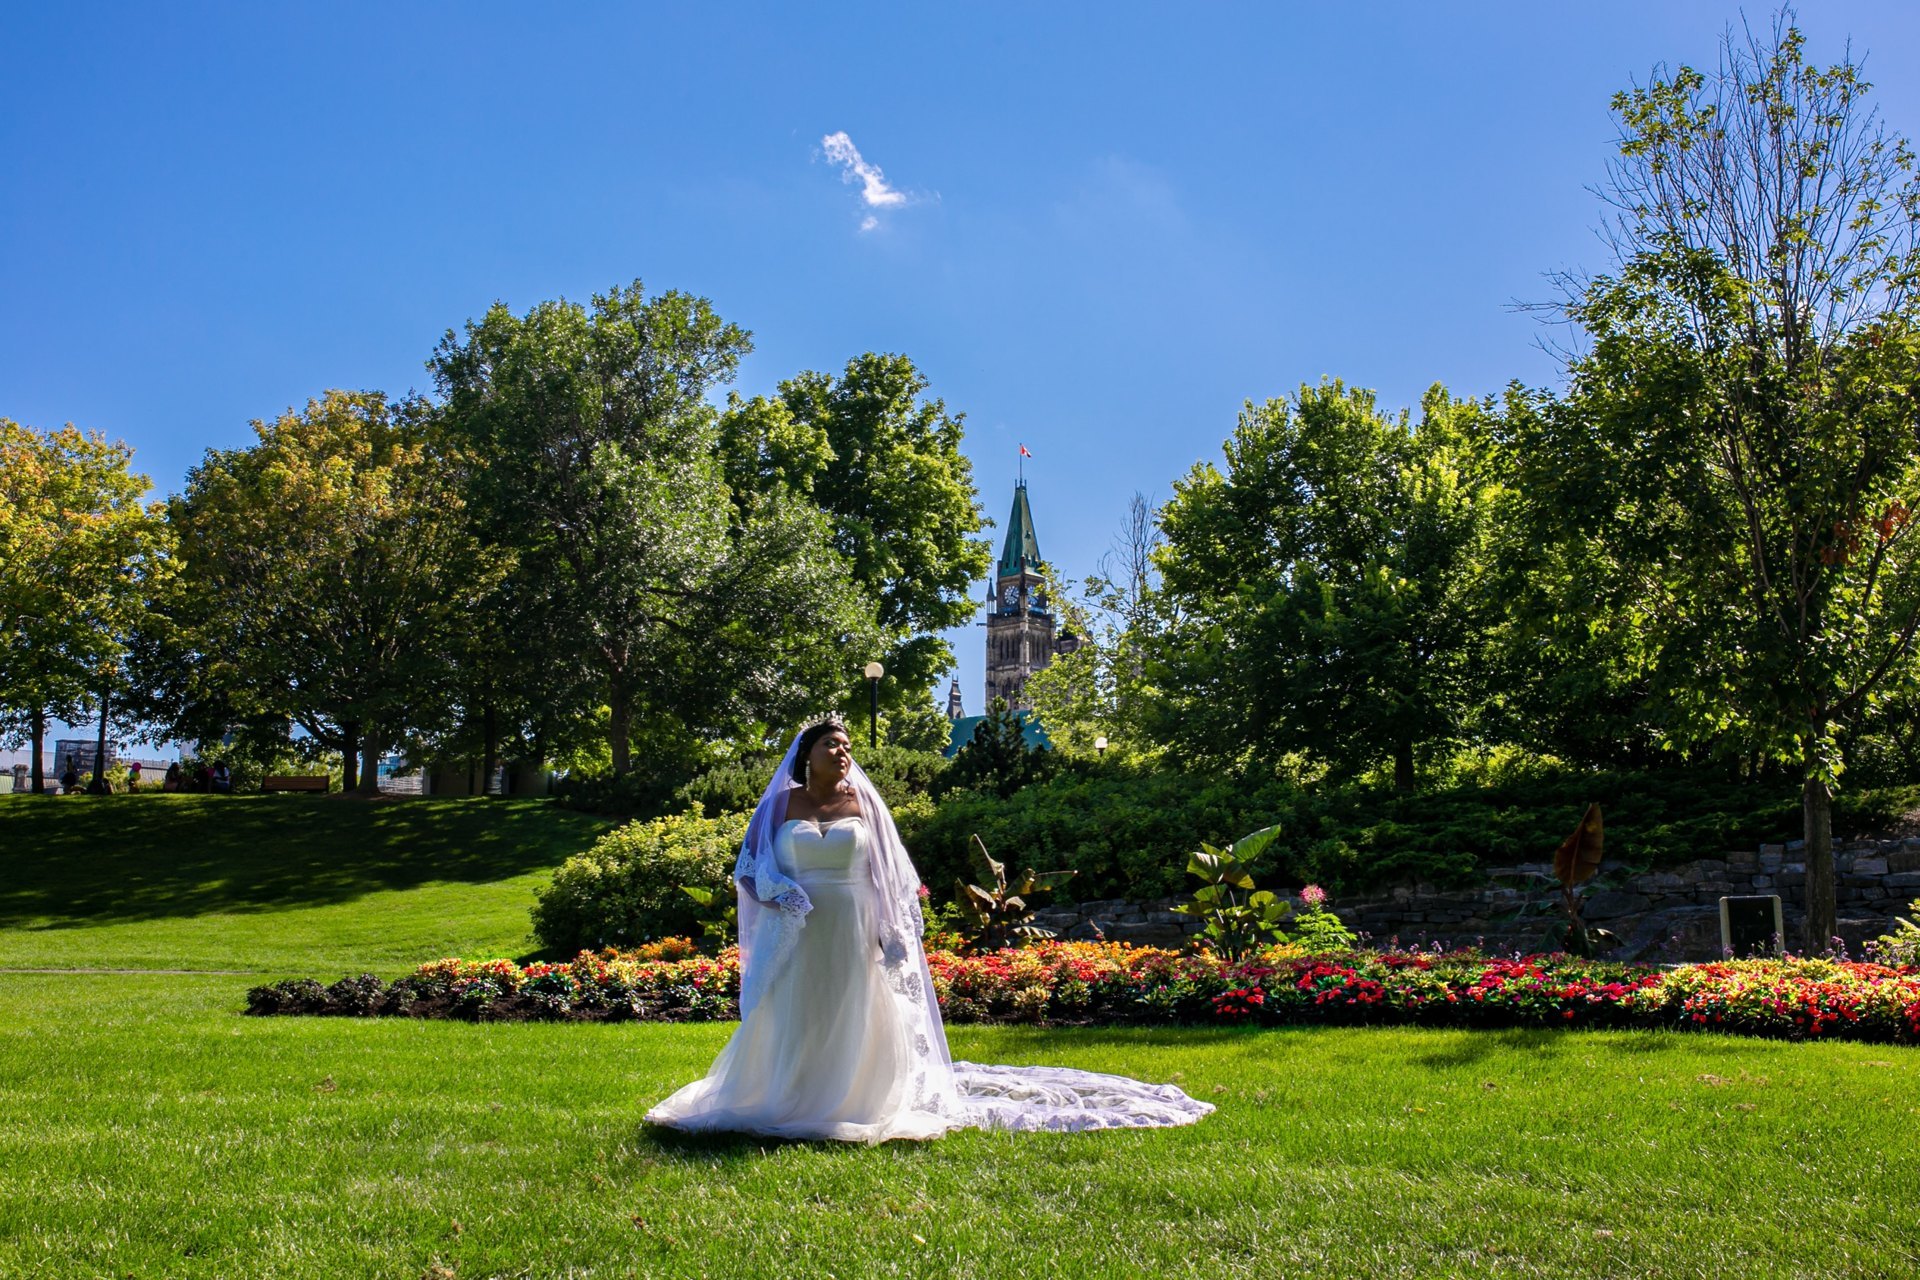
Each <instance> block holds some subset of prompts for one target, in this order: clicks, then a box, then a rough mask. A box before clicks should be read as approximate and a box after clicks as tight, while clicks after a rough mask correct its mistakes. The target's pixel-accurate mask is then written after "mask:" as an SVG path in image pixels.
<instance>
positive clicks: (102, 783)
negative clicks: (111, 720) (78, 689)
mask: <svg viewBox="0 0 1920 1280" xmlns="http://www.w3.org/2000/svg"><path fill="white" fill-rule="evenodd" d="M112 696H113V695H112V691H111V690H110V689H107V688H105V687H102V688H101V690H100V733H99V736H98V737H97V738H95V739H94V746H93V785H92V786H91V787H89V788H88V790H90V791H105V790H106V789H108V788H109V787H111V786H112V785H113V784H111V783H109V782H108V781H107V780H106V778H107V703H108V701H109V700H110V699H111V697H112Z"/></svg>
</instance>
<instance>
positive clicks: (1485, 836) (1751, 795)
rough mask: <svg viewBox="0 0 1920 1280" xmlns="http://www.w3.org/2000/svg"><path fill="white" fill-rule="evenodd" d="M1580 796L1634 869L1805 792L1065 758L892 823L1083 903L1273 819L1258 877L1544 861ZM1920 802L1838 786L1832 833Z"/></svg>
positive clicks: (1744, 833) (1172, 869) (1464, 873)
mask: <svg viewBox="0 0 1920 1280" xmlns="http://www.w3.org/2000/svg"><path fill="white" fill-rule="evenodd" d="M1592 801H1598V802H1599V803H1600V805H1601V806H1602V808H1603V810H1604V811H1605V815H1606V823H1607V854H1608V856H1609V858H1611V859H1615V860H1617V861H1619V862H1621V863H1623V864H1625V865H1627V866H1629V867H1633V868H1640V869H1645V868H1654V867H1661V866H1671V865H1674V864H1676V863H1680V862H1686V861H1688V860H1691V859H1694V858H1703V857H1714V856H1717V855H1719V854H1722V853H1724V852H1725V851H1727V850H1730V849H1752V848H1755V847H1756V846H1758V845H1759V844H1761V843H1762V842H1766V841H1780V840H1790V839H1793V838H1795V837H1797V836H1798V835H1799V834H1800V804H1799V791H1798V788H1796V787H1793V786H1790V785H1785V784H1771V783H1754V782H1735V781H1730V780H1728V779H1726V778H1725V777H1722V776H1715V775H1713V774H1709V773H1704V772H1700V771H1693V770H1684V769H1679V768H1674V769H1669V770H1662V771H1648V772H1626V771H1604V772H1603V771H1597V770H1588V769H1582V768H1577V767H1573V766H1568V765H1562V764H1558V763H1555V762H1552V761H1540V760H1535V761H1532V762H1528V763H1526V764H1525V765H1524V767H1523V766H1522V765H1520V764H1519V763H1517V762H1512V761H1504V762H1500V766H1499V767H1497V768H1489V769H1484V770H1461V771H1459V772H1458V773H1457V774H1456V775H1455V776H1454V777H1451V778H1449V779H1448V780H1447V781H1446V782H1445V783H1443V784H1442V785H1439V786H1435V787H1433V788H1431V789H1429V790H1425V791H1417V792H1411V793H1403V792H1398V791H1395V790H1394V789H1393V788H1392V787H1391V786H1386V785H1381V784H1379V783H1369V782H1364V781H1350V782H1344V783H1342V782H1334V781H1326V780H1322V781H1316V782H1300V781H1297V780H1295V779H1293V778H1291V777H1287V776H1280V775H1267V776H1261V775H1260V774H1258V773H1255V772H1251V771H1250V772H1249V773H1247V774H1243V775H1241V776H1239V777H1232V776H1227V775H1225V774H1187V773H1179V772H1175V771H1172V770H1166V769H1160V770H1154V769H1149V768H1145V767H1137V766H1132V765H1124V764H1112V763H1109V764H1105V765H1102V764H1100V763H1098V762H1091V761H1070V762H1066V763H1064V764H1063V765H1062V767H1061V768H1060V770H1059V772H1058V773H1057V774H1056V775H1055V776H1053V777H1051V778H1047V779H1045V780H1042V781H1039V782H1034V783H1031V784H1029V785H1028V786H1025V787H1023V788H1021V789H1020V790H1019V791H1016V792H1014V793H1013V794H1012V795H1010V796H1008V797H1007V798H1005V799H1001V798H1000V797H999V796H997V795H994V794H992V793H990V792H984V791H955V792H951V793H949V794H948V795H947V796H946V797H945V798H944V799H943V800H942V801H941V802H940V803H939V804H938V806H937V807H936V808H935V809H934V811H933V812H932V814H931V815H929V816H927V817H925V818H924V819H921V818H918V817H916V818H915V820H914V821H913V822H912V824H911V831H910V830H909V823H908V822H907V821H906V820H904V819H903V820H902V822H901V835H902V837H903V838H904V839H905V840H906V842H907V847H908V848H909V849H910V850H911V851H912V853H913V857H914V861H915V863H916V865H918V867H919V869H920V875H921V879H923V880H924V881H926V883H927V884H928V885H929V886H931V887H932V889H933V891H934V892H935V893H936V894H939V895H941V896H943V897H944V896H947V895H948V894H950V893H951V886H952V884H953V881H954V879H955V878H956V877H957V876H959V875H961V874H963V873H964V872H965V869H966V867H967V865H968V854H967V839H968V837H969V836H971V835H973V834H974V833H976V832H977V833H978V834H979V836H980V838H981V839H982V840H984V841H986V844H987V847H988V848H989V849H992V850H994V851H995V856H996V857H1005V858H1007V859H1009V860H1012V861H1014V862H1017V863H1019V864H1020V865H1021V866H1028V865H1031V866H1032V867H1034V868H1035V869H1036V870H1040V871H1056V870H1076V871H1078V872H1079V873H1080V875H1079V877H1078V878H1077V879H1076V880H1075V881H1074V882H1073V894H1074V895H1075V896H1076V897H1078V898H1080V900H1082V901H1087V900H1091V899H1100V898H1121V897H1125V898H1135V899H1140V898H1161V897H1167V896H1170V895H1173V894H1175V893H1179V892H1180V891H1181V890H1182V887H1183V880H1184V875H1183V873H1184V870H1185V868H1186V865H1187V857H1188V855H1189V854H1190V853H1192V852H1193V850H1195V849H1197V848H1199V846H1200V843H1201V842H1202V841H1206V842H1208V843H1211V844H1216V845H1224V844H1227V843H1230V842H1231V841H1232V840H1234V839H1235V838H1236V837H1237V836H1239V835H1240V834H1242V833H1244V832H1247V831H1252V830H1254V829H1256V828H1259V827H1265V826H1270V825H1273V824H1276V823H1277V824H1279V826H1280V829H1281V834H1280V837H1279V838H1278V839H1277V840H1275V841H1274V842H1273V844H1272V845H1270V846H1269V847H1268V848H1266V849H1265V850H1264V851H1263V852H1262V853H1261V854H1260V856H1259V857H1257V858H1255V859H1253V860H1252V862H1251V864H1250V869H1251V871H1252V873H1253V875H1254V877H1255V879H1256V881H1257V882H1258V884H1259V885H1260V887H1261V888H1263V889H1273V890H1276V891H1279V890H1282V889H1286V888H1290V887H1292V886H1297V885H1302V884H1306V883H1308V882H1316V883H1319V884H1322V885H1325V886H1326V887H1327V888H1328V889H1329V890H1331V891H1332V892H1334V893H1335V894H1337V895H1340V896H1342V897H1352V896H1354V895H1356V894H1363V893H1368V892H1373V891H1377V890H1381V889H1384V888H1387V887H1389V886H1392V885H1396V884H1402V883H1406V882H1409V881H1427V882H1430V883H1433V884H1437V885H1441V886H1443V887H1456V886H1461V885H1465V884H1468V883H1471V882H1473V881H1474V880H1475V879H1476V878H1477V877H1478V875H1479V873H1480V870H1481V869H1482V868H1484V867H1488V866H1505V865H1510V864H1512V863H1515V862H1539V861H1546V860H1548V859H1550V858H1551V857H1552V856H1553V851H1554V849H1555V848H1556V847H1557V846H1558V845H1559V843H1560V841H1561V840H1563V839H1565V838H1566V835H1567V833H1568V832H1569V831H1571V830H1573V828H1574V825H1575V824H1576V823H1578V822H1579V821H1580V815H1581V813H1582V812H1584V810H1585V808H1586V805H1587V804H1588V803H1589V802H1592ZM1917 803H1920V788H1914V787H1910V786H1909V787H1891V788H1885V789H1881V790H1877V791H1866V790H1856V791H1842V792H1840V793H1839V794H1838V795H1836V796H1835V797H1834V834H1835V836H1836V837H1840V836H1849V835H1856V834H1860V835H1864V834H1870V833H1873V832H1875V831H1877V830H1884V829H1885V828H1886V827H1887V826H1888V825H1889V824H1890V823H1891V822H1892V821H1893V820H1894V819H1895V818H1897V817H1898V816H1899V815H1901V814H1902V813H1905V812H1907V811H1908V810H1910V809H1913V808H1914V807H1916V804H1917Z"/></svg>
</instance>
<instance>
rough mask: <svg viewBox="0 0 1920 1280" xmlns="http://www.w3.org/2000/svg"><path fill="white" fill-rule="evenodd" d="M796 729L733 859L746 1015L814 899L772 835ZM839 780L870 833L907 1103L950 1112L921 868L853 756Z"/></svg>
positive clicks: (956, 1105) (954, 1095)
mask: <svg viewBox="0 0 1920 1280" xmlns="http://www.w3.org/2000/svg"><path fill="white" fill-rule="evenodd" d="M803 736H805V733H804V731H802V732H801V733H799V734H795V735H794V739H793V741H792V742H791V743H790V744H788V746H787V753H786V755H785V756H784V757H782V759H781V761H780V767H779V768H777V769H775V770H774V774H773V778H772V780H771V781H769V782H768V783H767V789H766V791H765V792H764V793H763V794H762V795H761V797H760V803H759V804H758V805H756V806H755V807H754V810H753V817H752V819H751V820H750V821H749V822H748V823H747V835H746V839H745V840H743V841H742V842H741V844H740V857H739V859H738V860H737V861H736V863H735V864H734V872H733V879H734V885H735V888H736V891H737V893H738V895H739V934H740V1017H741V1019H742V1020H744V1019H745V1018H746V1017H747V1016H748V1015H749V1014H750V1013H751V1012H752V1010H753V1007H754V1005H755V1004H757V1003H758V1002H759V999H760V996H761V993H762V992H764V991H765V989H766V984H767V981H768V979H769V978H770V977H771V976H772V975H773V974H775V973H778V972H780V970H781V968H782V967H783V966H784V965H785V963H786V960H787V958H788V955H789V954H790V952H791V949H792V947H793V944H794V942H795V941H796V940H797V939H798V938H799V935H800V930H802V929H803V928H805V927H806V918H807V913H808V912H809V911H811V910H812V909H813V904H812V903H811V902H810V901H808V900H807V893H806V890H805V889H803V888H801V887H800V886H799V885H798V884H796V883H794V881H793V880H792V879H790V878H789V877H788V876H786V875H785V874H784V873H782V872H781V870H780V868H779V864H778V862H777V861H776V859H775V855H774V841H775V838H776V837H777V836H778V835H779V834H780V827H781V825H782V824H783V823H785V821H786V819H787V799H788V796H789V794H790V793H791V792H792V791H793V790H794V789H795V788H797V787H798V786H800V783H799V781H798V780H797V779H796V778H795V777H794V769H793V766H794V761H795V760H796V759H797V758H798V756H799V753H800V740H801V738H802V737H803ZM847 782H848V783H849V785H851V787H852V788H853V793H854V795H855V797H856V798H858V800H859V801H860V813H861V816H862V817H863V818H864V819H865V821H866V824H867V832H868V835H869V837H870V840H871V850H870V856H869V862H870V865H871V867H872V871H873V893H874V899H873V902H874V909H875V910H874V917H875V919H876V920H878V921H879V926H880V937H879V939H878V941H879V944H880V964H881V969H882V971H883V973H884V975H885V978H886V984H887V988H888V990H889V991H890V992H891V993H892V994H893V996H894V998H895V999H896V1000H897V1001H898V1002H899V1006H900V1009H901V1013H902V1015H903V1017H904V1018H905V1021H906V1025H907V1027H908V1030H909V1033H910V1039H911V1043H912V1045H913V1051H914V1059H915V1062H914V1077H915V1078H914V1088H913V1109H914V1110H916V1111H930V1112H933V1113H934V1114H936V1115H943V1116H957V1115H958V1114H959V1112H960V1095H959V1090H958V1088H957V1086H956V1085H955V1083H954V1075H953V1060H952V1058H951V1056H950V1055H949V1054H948V1051H947V1035H946V1029H945V1028H944V1027H943V1026H942V1025H941V1021H940V1005H939V1002H938V1000H936V999H935V996H934V990H933V975H932V974H931V973H930V972H928V970H927V955H926V948H925V947H924V946H923V945H922V943H921V937H922V935H923V934H924V933H925V932H926V923H925V919H924V917H923V916H922V915H921V912H920V873H919V872H917V871H915V870H914V867H913V861H912V860H911V859H910V858H909V857H908V856H907V849H906V846H905V845H904V844H902V843H901V841H900V832H899V829H898V828H896V827H895V826H894V823H893V813H892V811H891V810H889V809H888V808H887V802H886V801H885V800H883V799H881V797H880V792H879V791H878V790H876V789H875V787H874V785H873V783H872V782H871V781H870V780H869V779H868V778H867V774H866V771H865V770H864V769H862V768H861V767H860V765H859V763H858V762H857V761H855V762H853V763H852V764H851V766H850V768H849V769H848V772H847Z"/></svg>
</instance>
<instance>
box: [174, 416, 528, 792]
mask: <svg viewBox="0 0 1920 1280" xmlns="http://www.w3.org/2000/svg"><path fill="white" fill-rule="evenodd" d="M254 431H255V434H256V435H257V436H258V437H259V442H258V443H257V444H255V445H254V446H252V447H251V448H247V449H232V450H210V451H209V452H208V453H207V456H206V458H205V459H204V460H203V461H202V462H201V463H200V464H199V465H198V466H197V467H195V468H194V469H193V470H192V471H191V472H190V473H189V474H188V477H187V487H186V492H185V493H184V494H182V495H180V496H179V497H177V498H175V499H174V500H173V503H172V508H171V518H172V523H173V526H174V528H175V529H176V530H177V531H178V534H179V537H180V545H181V560H182V563H183V567H184V570H185V579H186V584H187V586H186V590H185V592H184V593H183V599H182V601H181V604H180V608H179V611H178V614H177V617H176V629H175V632H174V640H173V645H174V657H173V660H172V661H173V665H174V667H175V669H176V670H178V671H181V672H184V673H187V677H188V680H189V681H190V683H191V685H192V690H191V691H190V692H189V694H188V695H187V696H186V698H185V699H184V702H185V703H186V704H189V705H190V704H192V703H193V702H195V701H203V702H212V703H213V704H215V705H216V706H218V707H219V708H221V713H222V714H232V715H235V716H237V717H240V718H256V717H263V718H268V719H273V718H278V719H281V720H291V721H293V722H294V723H295V724H297V725H298V726H299V727H300V728H301V729H302V730H304V731H305V732H306V733H307V734H308V735H309V736H310V737H312V738H313V739H314V740H315V741H317V742H319V743H321V744H322V745H324V746H326V747H328V748H330V749H332V750H337V751H339V752H340V753H341V754H342V756H343V758H344V759H345V762H346V763H345V772H346V778H345V785H346V786H347V788H348V789H350V790H353V789H357V790H360V791H362V792H371V791H373V790H374V789H375V788H376V787H377V785H378V764H379V758H380V755H381V753H382V751H383V750H385V749H386V748H387V747H389V746H392V745H394V744H395V743H397V742H399V741H400V740H401V738H402V737H403V735H404V734H405V733H406V732H407V731H408V729H409V728H411V727H413V726H414V725H415V724H417V723H418V722H419V721H421V720H423V719H429V718H431V717H432V716H433V714H434V713H435V712H434V709H435V707H436V706H437V705H438V704H439V703H441V702H442V701H443V700H444V699H445V697H446V688H445V681H446V672H447V668H448V660H449V650H450V648H451V647H452V645H453V644H454V643H455V637H456V636H457V634H458V631H459V628H460V625H461V622H462V619H463V618H464V616H465V614H466V612H467V610H468V609H469V608H471V607H472V605H473V604H474V603H475V602H476V601H478V600H479V599H481V598H482V597H484V595H485V594H486V592H487V590H488V588H489V587H490V586H491V585H492V582H493V581H494V580H495V578H496V577H497V576H498V570H497V568H496V567H495V566H494V564H493V562H492V560H491V559H490V558H489V557H488V556H486V555H484V554H483V549H482V547H481V545H480V544H479V542H478V541H477V539H476V537H475V536H474V533H473V530H472V528H471V527H470V523H469V521H468V520H467V519H466V516H465V512H464V510H463V505H462V499H461V495H460V494H459V492H458V490H457V488H456V486H455V485H454V483H453V482H452V474H453V471H452V466H451V460H450V459H449V458H448V457H447V456H446V452H445V449H444V448H443V447H442V444H441V442H440V440H439V439H438V436H437V434H436V431H435V427H434V423H433V414H432V410H431V407H430V406H428V405H427V404H425V403H424V402H421V401H417V400H409V401H403V402H401V403H399V404H389V403H388V401H387V399H386V397H385V396H383V395H381V394H380V393H378V392H370V391H365V392H351V391H329V392H327V393H326V394H325V395H324V396H322V397H321V398H320V399H318V400H313V401H310V402H308V404H307V407H306V408H305V409H304V410H303V411H299V412H295V411H293V410H289V411H288V412H286V413H285V414H283V415H282V416H281V417H280V418H278V419H276V420H275V421H273V422H256V423H255V424H254ZM200 727H203V728H204V727H205V726H200Z"/></svg>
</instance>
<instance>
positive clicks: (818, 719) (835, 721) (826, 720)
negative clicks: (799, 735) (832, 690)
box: [807, 711, 847, 733]
mask: <svg viewBox="0 0 1920 1280" xmlns="http://www.w3.org/2000/svg"><path fill="white" fill-rule="evenodd" d="M823 724H824V725H832V726H833V727H834V728H836V729H838V730H840V732H842V733H845V732H847V722H846V720H845V718H843V717H842V716H841V714H840V713H839V712H838V711H829V712H827V713H826V714H825V715H823V716H815V717H814V718H813V719H811V720H809V721H807V728H809V729H817V728H819V727H820V726H821V725H823Z"/></svg>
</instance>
